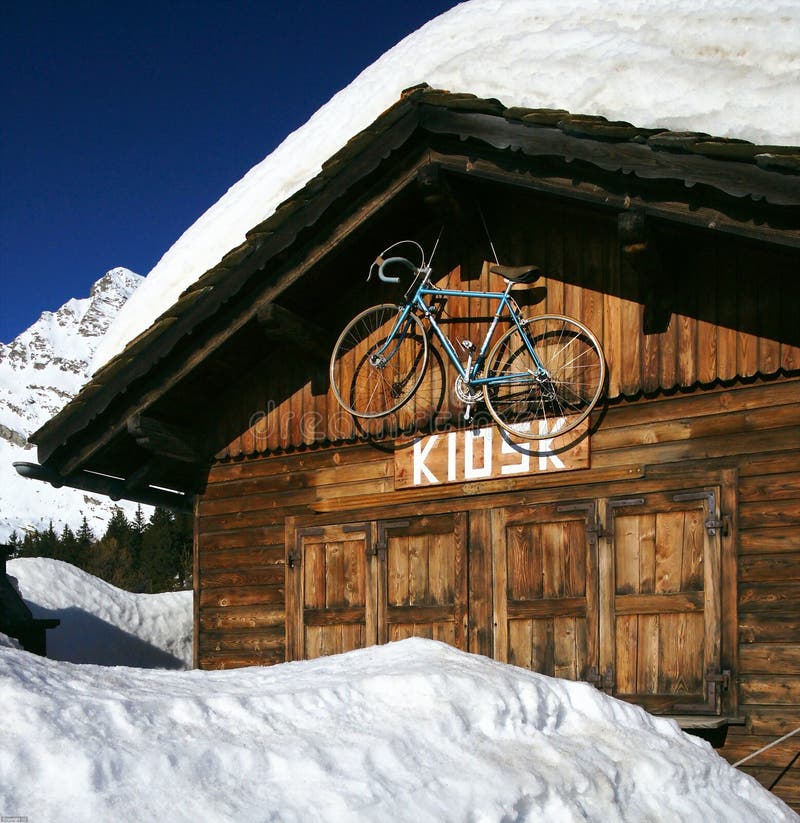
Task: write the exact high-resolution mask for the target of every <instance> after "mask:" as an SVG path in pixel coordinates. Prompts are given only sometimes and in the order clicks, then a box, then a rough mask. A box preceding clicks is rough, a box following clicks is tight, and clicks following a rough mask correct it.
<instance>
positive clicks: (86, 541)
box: [75, 515, 94, 552]
mask: <svg viewBox="0 0 800 823" xmlns="http://www.w3.org/2000/svg"><path fill="white" fill-rule="evenodd" d="M75 537H76V539H77V541H78V548H79V549H80V551H81V552H88V551H89V549H91V548H92V544H93V543H94V533H93V532H92V529H91V527H90V526H89V523H88V521H87V520H86V515H84V516H83V522H82V523H81V527H80V528H79V529H78V534H77V535H76V536H75Z"/></svg>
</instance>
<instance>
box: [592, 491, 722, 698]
mask: <svg viewBox="0 0 800 823" xmlns="http://www.w3.org/2000/svg"><path fill="white" fill-rule="evenodd" d="M718 499H719V497H718V492H717V490H716V489H702V490H689V491H674V492H673V491H670V492H659V493H651V494H645V495H642V496H641V497H632V498H627V499H610V500H608V501H607V504H606V505H607V508H606V532H607V538H608V540H607V542H605V545H604V551H608V552H609V553H610V554H609V555H608V556H607V557H605V558H603V559H601V567H602V568H603V569H604V572H603V577H602V579H601V589H604V590H605V591H607V592H608V595H607V596H604V597H603V604H602V607H601V608H602V609H603V611H604V612H605V613H604V614H603V616H602V617H601V621H602V622H603V623H606V622H607V623H608V625H609V631H607V632H604V633H603V641H602V644H601V668H602V669H603V670H612V671H613V679H614V688H613V693H614V694H615V695H616V696H617V697H620V698H622V699H624V700H630V701H632V702H635V703H638V704H640V705H642V706H644V707H645V708H647V709H648V710H649V711H652V712H656V713H689V712H692V713H702V712H708V713H716V712H718V711H719V709H720V707H719V701H718V700H716V699H715V695H716V691H715V688H714V685H713V684H714V682H715V680H714V678H715V677H717V678H718V677H719V675H720V671H719V667H720V633H721V604H720V536H719V531H720V524H719V523H718V522H717V519H718V514H717V509H716V501H717V500H718ZM605 570H607V577H608V578H610V579H607V577H606V571H605ZM709 686H710V689H709Z"/></svg>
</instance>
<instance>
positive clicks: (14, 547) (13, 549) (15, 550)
mask: <svg viewBox="0 0 800 823" xmlns="http://www.w3.org/2000/svg"><path fill="white" fill-rule="evenodd" d="M6 549H7V551H8V559H9V560H11V559H12V558H14V557H19V554H20V552H21V551H22V543H21V541H20V539H19V535H18V534H17V532H16V530H15V531H13V532H11V536H10V537H9V538H8V543H7V544H6Z"/></svg>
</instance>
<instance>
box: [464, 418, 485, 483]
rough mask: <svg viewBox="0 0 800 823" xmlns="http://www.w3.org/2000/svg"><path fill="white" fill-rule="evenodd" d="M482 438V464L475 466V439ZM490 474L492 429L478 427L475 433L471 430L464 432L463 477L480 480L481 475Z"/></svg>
mask: <svg viewBox="0 0 800 823" xmlns="http://www.w3.org/2000/svg"><path fill="white" fill-rule="evenodd" d="M479 437H480V438H483V466H481V467H480V468H476V467H475V441H476V440H477V439H478V438H479ZM491 476H492V429H491V428H489V427H487V428H485V429H480V431H478V433H477V434H476V433H475V432H473V431H471V430H470V431H466V432H464V479H465V480H480V479H481V478H482V477H491Z"/></svg>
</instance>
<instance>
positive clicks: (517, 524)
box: [492, 502, 598, 680]
mask: <svg viewBox="0 0 800 823" xmlns="http://www.w3.org/2000/svg"><path fill="white" fill-rule="evenodd" d="M492 517H493V525H492V528H493V534H494V575H495V579H494V609H495V623H496V628H495V655H496V657H497V658H498V659H499V660H503V661H505V662H508V663H512V664H514V665H516V666H523V667H524V668H526V669H533V670H534V671H537V672H541V673H542V674H547V675H550V676H553V677H563V678H566V679H569V680H585V679H592V680H593V679H594V678H595V677H596V672H597V665H598V623H597V618H598V609H597V541H596V529H595V523H596V519H595V504H594V503H593V502H581V503H564V504H557V503H550V504H541V505H532V506H518V507H512V508H504V509H496V510H495V511H493V513H492Z"/></svg>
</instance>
